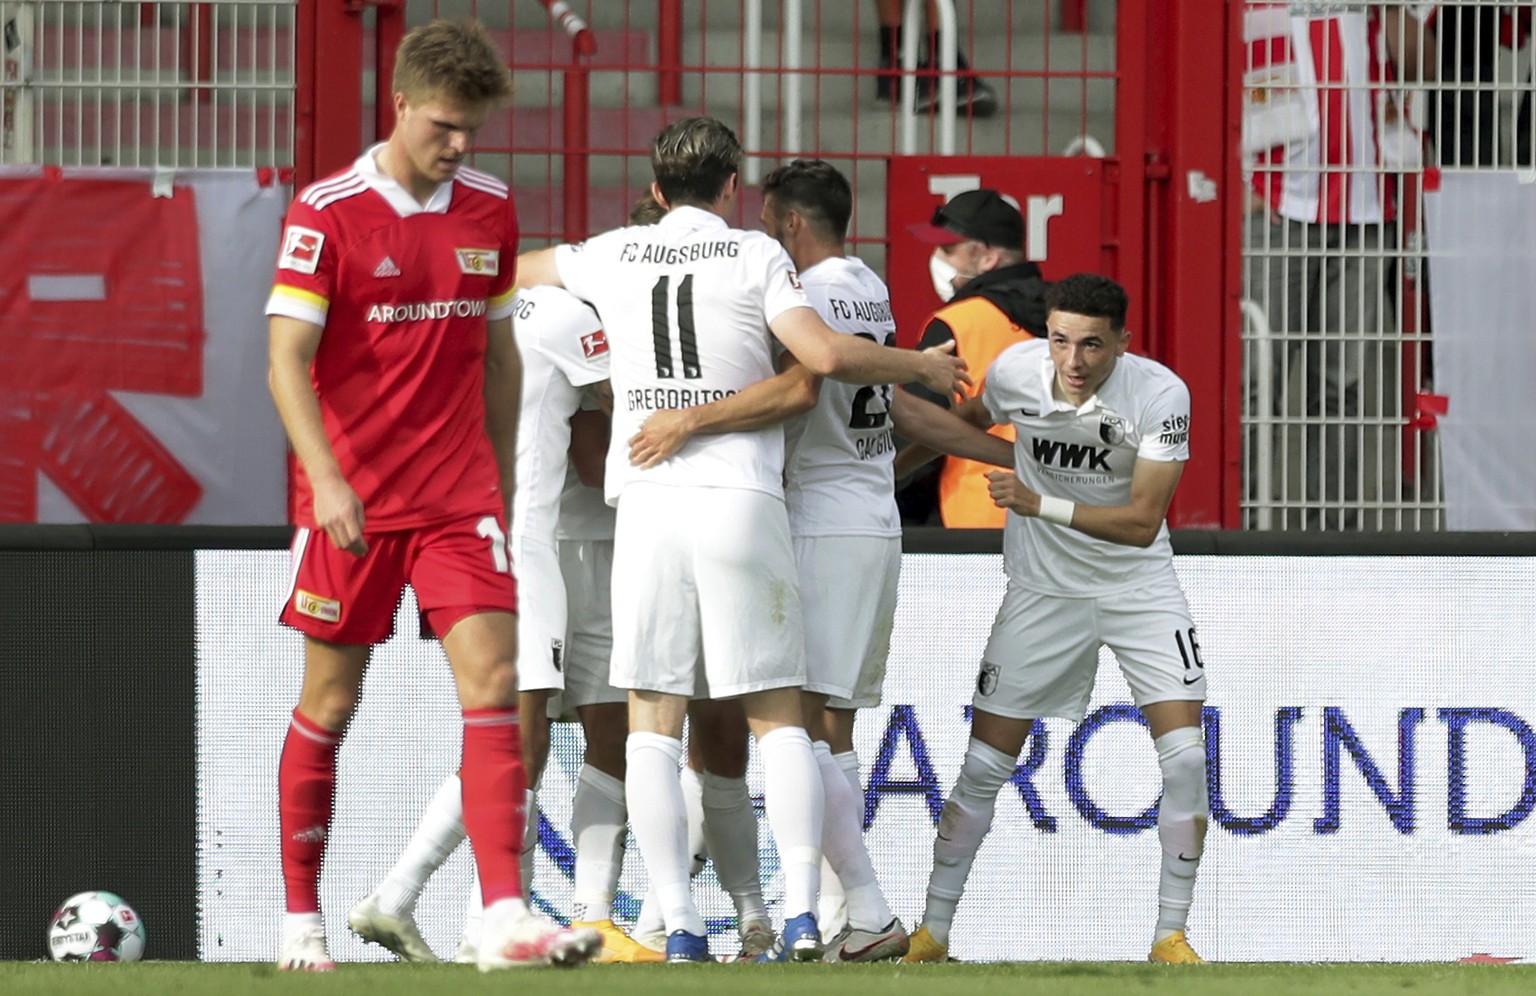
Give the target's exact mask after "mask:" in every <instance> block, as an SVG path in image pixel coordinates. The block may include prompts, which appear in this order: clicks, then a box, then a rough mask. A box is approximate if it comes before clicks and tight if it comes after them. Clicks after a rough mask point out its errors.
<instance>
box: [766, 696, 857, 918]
mask: <svg viewBox="0 0 1536 996" xmlns="http://www.w3.org/2000/svg"><path fill="white" fill-rule="evenodd" d="M757 747H758V751H759V752H760V753H761V754H762V758H763V802H764V807H763V808H764V815H766V816H767V817H768V828H769V829H770V830H772V831H773V841H774V843H775V844H776V845H777V846H778V848H779V867H780V868H782V869H783V871H784V916H785V918H786V919H788V918H790V917H796V916H800V915H802V914H804V913H814V912H815V911H816V893H817V892H818V890H819V887H820V885H821V834H822V819H823V815H824V810H825V797H824V792H823V789H822V786H821V772H820V771H819V770H818V769H817V767H816V756H815V754H813V753H812V752H811V738H810V737H809V736H807V735H806V732H805V730H804V729H803V728H801V727H798V726H781V727H779V728H778V729H777V730H774V731H773V732H772V733H769V734H767V735H766V736H764V737H762V738H761V739H759V740H758V742H757ZM845 884H846V883H845Z"/></svg>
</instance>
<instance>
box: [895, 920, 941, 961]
mask: <svg viewBox="0 0 1536 996" xmlns="http://www.w3.org/2000/svg"><path fill="white" fill-rule="evenodd" d="M901 960H902V961H903V962H906V963H907V964H909V965H910V964H914V963H916V962H920V961H949V948H948V947H946V946H944V945H943V944H940V943H939V942H938V941H936V940H934V939H933V934H932V933H930V932H929V930H928V928H927V927H919V928H917V930H916V931H915V932H914V933H913V934H912V936H911V937H909V938H907V953H906V954H904V955H902V956H901Z"/></svg>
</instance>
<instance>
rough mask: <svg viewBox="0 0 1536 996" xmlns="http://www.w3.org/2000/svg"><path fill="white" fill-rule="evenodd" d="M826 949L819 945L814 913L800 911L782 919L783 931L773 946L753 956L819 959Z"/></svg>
mask: <svg viewBox="0 0 1536 996" xmlns="http://www.w3.org/2000/svg"><path fill="white" fill-rule="evenodd" d="M825 953H826V949H825V948H823V947H822V945H821V931H820V929H818V928H817V926H816V914H815V913H801V914H800V915H799V916H792V917H790V918H789V919H788V920H785V921H784V932H783V933H782V934H780V935H779V938H778V940H776V941H774V942H773V947H771V948H769V949H768V950H767V951H764V952H763V953H762V954H760V955H758V956H757V958H755V959H754V960H755V961H762V962H768V961H821V957H822V955H823V954H825Z"/></svg>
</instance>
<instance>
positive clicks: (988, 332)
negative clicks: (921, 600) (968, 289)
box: [933, 295, 1034, 529]
mask: <svg viewBox="0 0 1536 996" xmlns="http://www.w3.org/2000/svg"><path fill="white" fill-rule="evenodd" d="M933 317H934V318H936V319H939V320H941V321H943V322H944V324H946V325H948V326H949V327H950V329H951V330H952V331H953V332H954V334H955V352H956V353H958V354H959V355H961V356H963V357H965V361H966V363H968V364H969V365H970V373H971V377H972V378H973V379H974V380H975V381H976V383H974V384H970V385H964V386H963V387H962V389H963V390H964V392H965V395H966V397H968V398H974V397H976V396H977V395H979V394H980V393H981V389H982V387H983V386H985V383H986V379H985V376H984V375H985V373H986V371H987V368H988V367H990V366H991V365H992V361H993V360H995V359H997V355H998V354H999V353H1001V352H1002V351H1003V350H1005V349H1007V348H1008V347H1009V346H1012V345H1013V344H1014V343H1017V342H1023V341H1024V340H1025V339H1033V338H1034V336H1033V335H1031V334H1030V333H1029V332H1027V331H1025V330H1024V329H1023V328H1020V327H1019V326H1018V325H1015V324H1014V323H1013V321H1012V320H1011V319H1010V318H1009V317H1008V316H1007V315H1006V314H1004V313H1003V311H1002V309H1000V308H999V307H998V306H997V305H995V304H993V303H992V302H991V301H988V300H987V299H986V298H985V297H982V296H980V295H978V296H976V297H968V298H965V299H963V300H960V301H956V302H954V303H952V304H947V305H945V306H944V307H942V308H940V309H939V310H938V311H936V312H934V314H933ZM988 431H989V432H991V433H992V435H994V436H999V437H1001V438H1003V439H1006V440H1008V441H1009V442H1012V441H1013V438H1014V433H1013V426H1011V425H994V426H993V427H992V428H991V429H990V430H988ZM996 469H997V468H996V467H994V466H992V465H991V464H987V463H977V462H976V461H975V460H965V459H962V458H960V457H954V456H951V457H945V458H944V466H943V467H942V468H941V469H940V470H939V516H940V518H942V519H943V521H944V525H945V526H946V527H947V528H949V529H1001V528H1003V522H1004V521H1005V520H1006V519H1007V518H1008V512H1007V510H1006V509H1001V508H998V507H997V506H996V505H994V504H993V503H992V496H991V495H990V494H988V493H987V479H986V477H985V476H984V475H985V474H986V473H987V471H989V470H996Z"/></svg>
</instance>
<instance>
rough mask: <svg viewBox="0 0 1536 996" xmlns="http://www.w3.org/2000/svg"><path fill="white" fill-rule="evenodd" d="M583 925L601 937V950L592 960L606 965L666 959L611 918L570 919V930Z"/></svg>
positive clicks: (577, 928)
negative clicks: (637, 940)
mask: <svg viewBox="0 0 1536 996" xmlns="http://www.w3.org/2000/svg"><path fill="white" fill-rule="evenodd" d="M583 927H585V928H587V929H589V930H595V931H597V933H598V935H599V936H601V937H602V939H603V950H601V951H599V952H598V953H597V957H595V958H593V959H592V960H593V961H594V962H598V963H600V964H605V965H606V964H610V963H617V964H636V963H639V962H661V961H666V960H667V956H666V955H664V954H662V953H661V952H660V951H653V950H652V949H650V948H648V947H646V946H645V945H644V944H640V943H638V942H636V941H635V939H634V938H632V937H630V936H629V935H628V934H626V933H624V930H623V928H621V927H620V926H619V925H618V924H616V923H614V922H613V921H612V920H582V921H576V920H572V921H571V929H572V930H579V929H581V928H583Z"/></svg>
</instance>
